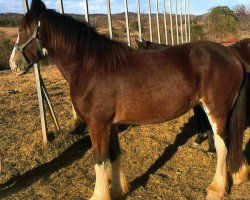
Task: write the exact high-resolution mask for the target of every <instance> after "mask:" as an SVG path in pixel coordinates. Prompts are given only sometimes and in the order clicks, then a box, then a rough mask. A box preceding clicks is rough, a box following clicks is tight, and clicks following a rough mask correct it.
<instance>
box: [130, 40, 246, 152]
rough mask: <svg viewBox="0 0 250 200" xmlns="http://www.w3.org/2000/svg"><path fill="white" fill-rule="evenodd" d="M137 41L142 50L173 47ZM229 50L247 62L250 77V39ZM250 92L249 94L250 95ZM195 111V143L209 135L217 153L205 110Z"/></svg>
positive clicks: (209, 140)
mask: <svg viewBox="0 0 250 200" xmlns="http://www.w3.org/2000/svg"><path fill="white" fill-rule="evenodd" d="M135 41H136V43H137V45H138V49H140V50H160V49H166V48H169V47H170V46H172V45H165V44H158V43H154V42H150V41H146V40H144V39H142V40H141V41H139V40H137V39H136V40H135ZM227 48H228V49H229V51H231V52H232V53H233V54H234V55H236V56H239V57H240V58H241V59H242V60H243V61H244V62H245V65H244V66H245V69H246V72H247V75H248V76H249V74H250V38H247V39H243V40H240V41H238V42H237V43H234V44H232V45H230V46H228V47H227ZM248 91H249V92H250V84H248ZM249 92H248V94H250V93H249ZM248 98H249V97H248ZM249 104H250V101H247V107H246V109H247V116H249V113H250V110H249V108H250V105H249ZM193 111H194V117H195V120H196V122H197V123H196V124H197V129H198V135H197V138H196V139H195V141H194V142H195V143H198V144H200V143H201V142H202V141H204V139H206V135H207V137H208V144H209V148H208V152H215V147H214V140H213V132H212V127H211V125H210V123H209V120H208V118H207V116H206V113H205V111H204V110H203V108H202V106H201V105H197V106H195V107H194V108H193ZM206 133H207V134H206Z"/></svg>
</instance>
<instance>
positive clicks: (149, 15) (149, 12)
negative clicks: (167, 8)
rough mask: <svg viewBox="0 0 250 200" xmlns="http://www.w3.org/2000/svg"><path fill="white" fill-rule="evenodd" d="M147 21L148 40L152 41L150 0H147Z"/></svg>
mask: <svg viewBox="0 0 250 200" xmlns="http://www.w3.org/2000/svg"><path fill="white" fill-rule="evenodd" d="M148 22H149V33H150V41H151V42H153V32H152V19H151V2H150V0H148Z"/></svg>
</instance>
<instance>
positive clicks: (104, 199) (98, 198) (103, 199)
mask: <svg viewBox="0 0 250 200" xmlns="http://www.w3.org/2000/svg"><path fill="white" fill-rule="evenodd" d="M89 200H111V198H110V196H109V195H107V196H103V197H101V196H98V195H96V194H94V195H93V196H92V197H91V198H90V199H89Z"/></svg>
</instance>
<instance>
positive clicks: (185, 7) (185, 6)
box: [184, 0, 188, 43]
mask: <svg viewBox="0 0 250 200" xmlns="http://www.w3.org/2000/svg"><path fill="white" fill-rule="evenodd" d="M184 1H185V2H184V9H185V40H186V43H187V42H188V36H187V0H184Z"/></svg>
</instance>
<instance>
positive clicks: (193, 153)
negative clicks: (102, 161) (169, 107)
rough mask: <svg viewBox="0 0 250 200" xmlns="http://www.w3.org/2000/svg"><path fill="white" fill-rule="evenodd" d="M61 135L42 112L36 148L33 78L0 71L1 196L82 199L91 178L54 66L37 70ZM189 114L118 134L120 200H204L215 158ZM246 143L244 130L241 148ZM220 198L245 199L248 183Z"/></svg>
mask: <svg viewBox="0 0 250 200" xmlns="http://www.w3.org/2000/svg"><path fill="white" fill-rule="evenodd" d="M42 76H43V78H44V80H45V84H46V86H47V89H48V92H49V94H50V96H51V99H52V102H53V105H54V107H55V111H56V114H57V116H58V119H59V123H60V126H61V131H60V132H56V131H55V128H54V126H53V124H52V121H51V118H50V116H49V115H48V118H49V119H48V124H49V130H50V138H51V142H49V143H48V145H44V144H43V143H42V134H41V126H40V119H39V109H38V101H37V94H36V85H35V78H34V73H33V71H31V72H30V73H28V74H27V75H24V76H20V77H17V76H16V75H15V74H14V73H11V72H10V71H6V72H2V73H0V80H1V81H0V83H1V84H0V136H1V137H0V154H1V164H2V166H1V167H2V171H1V173H0V199H6V200H13V199H24V200H26V199H29V200H33V199H34V200H38V199H53V200H54V199H55V200H57V199H58V200H59V199H60V200H62V199H63V200H64V199H67V200H68V199H76V200H77V199H79V200H80V199H88V198H90V197H91V194H92V192H93V189H94V181H95V173H94V168H93V162H92V157H91V150H90V148H91V143H90V138H89V136H88V134H87V133H86V131H85V129H84V128H79V127H78V129H74V126H73V125H74V121H73V118H72V114H71V104H70V98H69V89H68V86H67V84H66V82H65V80H64V79H63V78H62V76H61V74H60V73H59V71H58V70H57V69H56V68H55V67H46V68H42ZM195 133H196V124H195V121H194V118H193V112H192V111H190V112H188V113H187V114H185V115H183V116H182V117H180V118H178V119H175V120H173V121H170V122H167V123H163V124H153V125H147V126H137V127H133V128H131V129H130V130H128V131H126V132H122V133H121V134H120V141H121V146H122V149H123V165H124V168H125V170H126V173H127V178H128V180H129V182H130V186H131V187H130V188H131V189H130V192H129V193H128V194H127V196H125V197H124V199H126V200H132V199H133V200H140V199H143V200H144V199H147V200H152V199H174V200H175V199H176V200H177V199H178V200H179V199H183V200H184V199H204V198H205V195H206V190H205V189H206V187H207V186H208V185H209V184H210V182H211V181H212V179H213V175H214V173H215V163H216V156H215V155H214V154H208V153H207V152H206V150H207V148H208V146H207V142H206V141H205V142H203V143H202V145H200V146H195V145H194V144H193V141H194V139H195V137H196V135H195ZM246 143H248V146H250V131H249V130H247V131H246V134H245V140H244V144H245V145H246ZM225 199H250V181H247V182H245V183H243V184H241V185H239V186H234V187H233V188H232V190H231V193H230V194H229V195H228V196H227V197H225Z"/></svg>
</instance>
